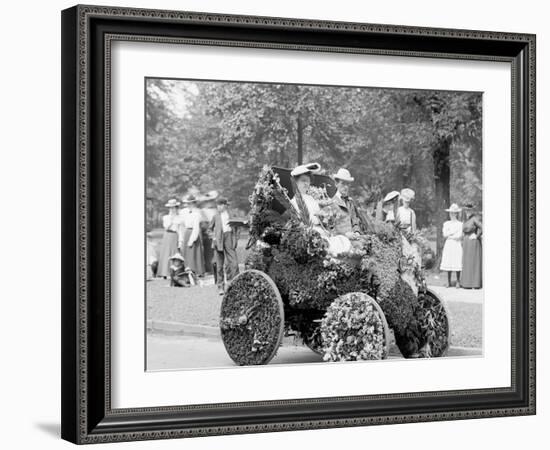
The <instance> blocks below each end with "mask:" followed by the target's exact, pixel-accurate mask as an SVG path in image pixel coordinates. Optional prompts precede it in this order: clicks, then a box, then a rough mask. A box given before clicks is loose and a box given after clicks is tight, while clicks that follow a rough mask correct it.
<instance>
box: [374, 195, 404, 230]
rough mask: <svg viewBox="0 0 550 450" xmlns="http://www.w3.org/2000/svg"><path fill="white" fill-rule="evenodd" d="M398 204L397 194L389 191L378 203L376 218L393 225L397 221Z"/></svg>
mask: <svg viewBox="0 0 550 450" xmlns="http://www.w3.org/2000/svg"><path fill="white" fill-rule="evenodd" d="M398 204H399V192H398V191H391V192H388V193H387V194H386V196H385V197H384V199H383V200H382V201H381V202H379V203H378V207H377V211H376V218H377V219H378V220H381V221H382V222H387V223H392V224H395V221H396V220H397V207H398Z"/></svg>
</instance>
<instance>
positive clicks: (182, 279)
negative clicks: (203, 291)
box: [170, 253, 197, 287]
mask: <svg viewBox="0 0 550 450" xmlns="http://www.w3.org/2000/svg"><path fill="white" fill-rule="evenodd" d="M195 277H196V275H195V273H194V272H193V271H192V270H191V269H190V268H189V267H185V260H184V259H183V256H181V255H180V254H179V253H176V254H175V255H173V256H172V257H171V258H170V286H175V287H189V286H195V285H196V284H197V280H196V278H195Z"/></svg>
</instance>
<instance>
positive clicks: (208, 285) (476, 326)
mask: <svg viewBox="0 0 550 450" xmlns="http://www.w3.org/2000/svg"><path fill="white" fill-rule="evenodd" d="M204 283H205V285H203V286H202V287H199V286H195V287H190V288H174V287H170V286H169V282H168V280H159V279H157V280H154V281H149V282H148V283H147V319H150V320H163V321H170V322H185V323H190V324H195V325H208V326H214V327H217V326H218V317H219V311H220V305H221V300H222V296H220V295H218V293H217V290H216V286H214V285H213V279H212V277H206V278H205V279H204ZM464 292H467V291H464ZM456 293H463V290H456ZM450 294H453V295H454V294H455V290H454V289H452V290H450V291H449V295H450ZM443 296H444V297H445V294H443ZM448 300H450V299H448ZM447 305H448V308H449V313H450V316H451V317H450V320H451V345H452V346H459V347H481V346H482V304H481V303H466V302H460V301H448V302H447Z"/></svg>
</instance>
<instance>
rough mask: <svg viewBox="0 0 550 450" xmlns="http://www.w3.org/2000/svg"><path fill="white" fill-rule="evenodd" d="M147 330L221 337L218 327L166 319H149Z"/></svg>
mask: <svg viewBox="0 0 550 450" xmlns="http://www.w3.org/2000/svg"><path fill="white" fill-rule="evenodd" d="M147 331H153V332H156V333H163V334H172V335H175V334H185V335H191V336H198V337H211V338H219V337H220V329H219V328H218V327H211V326H208V325H194V324H190V323H183V322H168V321H164V320H148V321H147Z"/></svg>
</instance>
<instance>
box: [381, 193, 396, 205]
mask: <svg viewBox="0 0 550 450" xmlns="http://www.w3.org/2000/svg"><path fill="white" fill-rule="evenodd" d="M397 197H399V192H397V191H391V192H388V193H387V194H386V196H385V197H384V200H382V203H386V202H389V201H391V200H393V199H394V198H397Z"/></svg>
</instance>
